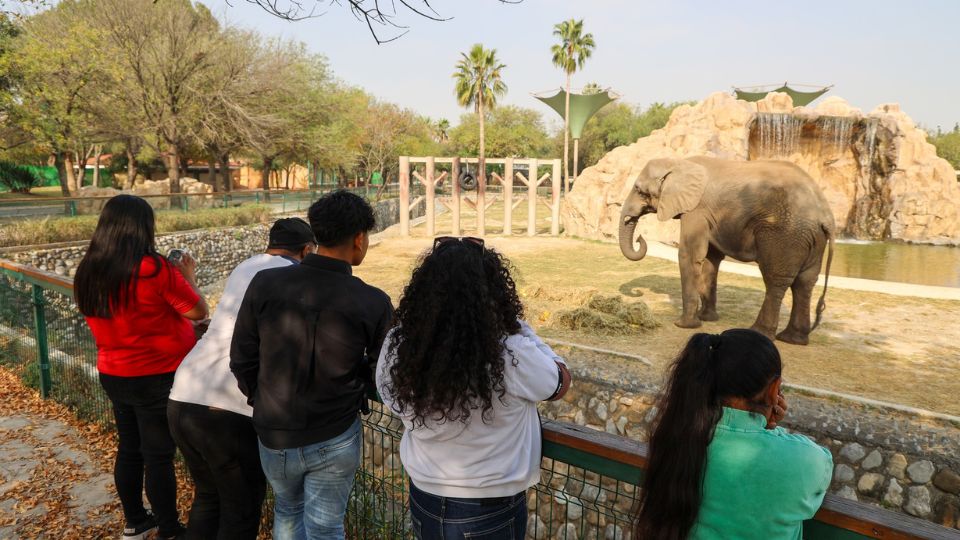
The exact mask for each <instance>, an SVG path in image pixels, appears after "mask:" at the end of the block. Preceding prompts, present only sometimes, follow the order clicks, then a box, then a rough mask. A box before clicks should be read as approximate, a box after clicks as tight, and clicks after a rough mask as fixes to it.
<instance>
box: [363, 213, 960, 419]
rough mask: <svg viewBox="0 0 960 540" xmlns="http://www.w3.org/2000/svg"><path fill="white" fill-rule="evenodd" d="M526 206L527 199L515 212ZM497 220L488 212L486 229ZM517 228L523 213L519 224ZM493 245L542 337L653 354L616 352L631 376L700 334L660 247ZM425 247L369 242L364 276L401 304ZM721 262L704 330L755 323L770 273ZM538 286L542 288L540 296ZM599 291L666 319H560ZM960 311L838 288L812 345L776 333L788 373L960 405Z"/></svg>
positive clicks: (570, 242) (443, 223) (443, 229)
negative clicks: (603, 327)
mask: <svg viewBox="0 0 960 540" xmlns="http://www.w3.org/2000/svg"><path fill="white" fill-rule="evenodd" d="M524 207H525V204H524V205H521V206H520V208H518V209H517V210H518V211H519V210H522V209H525V208H524ZM541 208H542V207H541ZM543 210H545V208H544V209H543ZM518 213H519V212H518ZM544 213H545V212H544ZM494 215H496V214H494ZM501 215H502V214H501ZM518 217H519V218H520V219H522V220H523V221H521V223H523V224H524V226H525V224H526V221H525V216H523V215H522V214H521V216H517V215H516V214H515V220H516V219H517V218H518ZM544 217H545V216H544ZM491 221H493V220H491V219H490V218H488V220H487V222H488V227H491V225H490V223H491ZM465 225H466V224H465ZM491 228H492V227H491ZM538 228H539V229H541V230H543V229H547V230H549V223H545V220H543V219H541V220H539V223H538ZM518 229H519V227H518V226H517V225H516V221H515V227H514V230H516V231H517V233H519V232H520V231H519V230H518ZM449 230H450V229H449V219H448V217H446V216H441V217H440V218H438V227H437V231H438V234H449V233H448V232H447V231H449ZM524 232H525V229H524ZM414 234H415V235H422V234H423V227H422V226H420V227H417V228H416V229H414ZM465 234H469V231H468V232H467V233H465ZM515 234H516V233H515ZM521 234H522V233H521ZM487 243H488V245H490V246H493V247H494V248H495V249H497V250H499V251H501V252H502V253H504V254H505V255H506V256H507V257H509V259H510V260H511V261H512V262H513V264H514V265H515V267H516V272H515V278H516V279H517V283H518V285H519V287H520V289H521V294H522V296H523V297H524V298H523V300H524V303H525V306H526V311H527V313H526V317H527V319H528V320H530V321H531V323H532V324H533V325H534V326H536V327H538V331H539V332H540V333H541V334H542V335H544V336H547V337H553V338H556V339H562V340H566V341H571V342H576V343H582V344H585V345H590V346H594V347H601V348H606V349H612V350H616V351H621V352H627V353H631V354H637V355H641V356H644V357H646V358H648V359H649V360H650V361H651V362H652V363H653V366H654V367H653V368H650V367H647V366H645V365H643V364H642V363H640V362H630V361H626V362H624V361H623V360H622V359H621V360H616V361H613V360H612V359H611V362H612V363H616V364H617V365H621V366H622V367H620V368H618V369H624V370H627V371H629V372H630V373H629V375H630V376H633V377H639V378H642V379H646V380H655V381H656V380H660V379H661V378H662V373H663V371H664V369H665V367H666V366H667V365H668V363H669V362H670V360H671V359H672V358H673V357H674V356H675V355H676V353H677V352H678V351H679V350H680V348H681V347H682V346H683V344H684V343H685V342H686V340H687V339H688V338H689V337H690V335H692V334H693V333H694V332H695V331H694V330H686V329H681V328H677V327H675V326H674V325H673V321H674V320H675V319H676V318H677V317H678V316H679V313H680V309H681V307H680V306H681V300H680V275H679V270H678V269H677V266H676V263H673V262H669V261H665V260H662V259H656V258H653V257H647V258H646V259H645V260H643V261H640V262H636V263H634V262H631V261H628V260H626V259H625V258H624V257H623V256H622V255H621V254H620V251H619V249H618V248H617V246H616V245H615V244H607V243H601V242H592V241H583V240H575V239H569V238H550V237H537V238H528V237H516V236H514V237H502V236H488V237H487ZM427 247H429V241H428V240H427V239H426V238H424V237H423V236H420V237H414V238H407V239H402V238H398V237H389V236H388V237H386V238H384V240H383V241H382V242H381V243H380V244H379V245H376V246H375V247H373V248H372V249H371V251H370V254H369V255H368V257H367V260H366V261H365V262H364V264H363V265H362V266H360V267H359V268H357V269H356V274H357V275H358V276H360V277H361V278H363V279H364V280H366V281H367V282H369V283H371V284H374V285H376V286H378V287H381V288H382V289H384V290H385V291H386V292H387V293H389V294H390V296H391V297H392V298H393V301H394V303H396V302H397V301H398V300H399V298H400V294H401V291H402V288H403V286H404V284H405V283H406V281H407V280H408V278H409V276H410V272H411V270H412V269H413V266H414V264H415V261H416V258H417V256H418V255H419V254H420V253H421V252H422V251H423V250H425V249H426V248H427ZM722 269H723V266H722V265H721V276H720V279H719V286H718V306H717V309H718V311H719V313H720V317H721V318H720V320H719V321H717V322H708V323H704V325H703V327H702V329H701V330H700V331H705V332H720V331H722V330H724V329H727V328H733V327H749V326H750V325H751V324H752V323H753V321H754V319H755V318H756V315H757V311H758V310H759V308H760V303H761V301H762V298H763V292H764V287H763V283H762V281H761V280H760V279H758V278H753V277H746V276H740V275H733V274H724V273H723V271H722ZM538 289H539V290H540V291H541V293H539V294H535V293H536V292H537V290H538ZM593 289H595V290H596V291H598V292H600V293H602V294H608V295H609V294H619V295H621V296H622V297H623V298H624V300H626V301H628V302H629V301H635V300H642V301H644V302H646V303H647V304H648V305H649V307H650V308H651V310H652V312H653V314H654V316H655V317H656V318H657V319H658V321H659V322H660V326H659V328H657V329H654V330H647V331H641V330H638V331H637V332H635V333H629V334H627V335H622V336H603V335H598V334H597V333H595V332H583V331H571V330H565V329H562V328H559V327H558V325H557V323H556V317H555V315H556V313H557V311H560V310H565V309H571V308H575V307H578V306H579V302H580V299H582V297H583V294H584V291H589V290H593ZM542 291H548V292H549V294H542ZM819 294H820V288H817V290H816V291H815V295H816V296H819ZM789 309H790V302H789V294H788V295H787V299H786V301H785V302H784V306H783V309H782V314H781V323H780V324H781V328H782V327H783V326H785V325H786V322H787V318H788V314H789ZM957 313H960V302H957V301H950V300H931V299H923V298H912V297H898V296H892V295H886V294H880V293H870V292H862V291H853V290H844V289H839V288H833V287H831V288H830V290H829V291H828V293H827V309H826V312H825V313H824V320H823V323H822V324H821V326H820V328H818V329H817V330H816V331H815V332H814V333H813V334H812V335H811V338H810V345H808V346H806V347H801V346H796V345H789V344H786V343H782V342H777V345H778V347H779V349H780V352H781V354H782V355H783V358H784V362H785V373H784V379H785V380H786V381H788V382H792V383H795V384H802V385H808V386H814V387H818V388H823V389H827V390H832V391H836V392H844V393H849V394H854V395H858V396H863V397H867V398H872V399H878V400H882V401H889V402H895V403H900V404H903V405H909V406H913V407H920V408H924V409H929V410H932V411H936V412H941V413H947V414H953V415H957V414H960V399H957V395H958V394H960V378H958V377H957V368H958V366H960V340H958V338H960V331H958V330H957V326H956V321H955V320H954V319H953V318H952V317H951V316H950V314H957Z"/></svg>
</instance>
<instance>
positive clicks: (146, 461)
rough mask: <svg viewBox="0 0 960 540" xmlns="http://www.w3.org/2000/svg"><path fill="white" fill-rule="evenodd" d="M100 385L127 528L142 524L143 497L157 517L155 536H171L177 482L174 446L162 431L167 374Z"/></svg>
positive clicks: (105, 380)
mask: <svg viewBox="0 0 960 540" xmlns="http://www.w3.org/2000/svg"><path fill="white" fill-rule="evenodd" d="M100 384H101V385H103V389H104V390H105V391H106V392H107V396H108V397H109V398H110V401H111V402H112V404H113V416H114V418H115V419H116V421H117V435H118V436H119V439H120V442H119V446H118V449H117V460H116V462H115V464H114V468H113V480H114V483H116V485H117V494H118V495H119V496H120V504H121V506H122V507H123V515H124V517H125V518H126V520H127V523H128V524H131V525H136V524H139V523H142V522H143V521H144V520H145V519H146V518H147V511H146V509H145V508H144V507H143V492H144V488H146V492H147V499H148V500H149V501H150V506H151V507H152V509H153V513H154V515H156V516H157V524H158V525H159V528H160V531H159V532H160V536H173V535H174V534H176V532H177V530H178V527H179V524H180V520H179V516H178V515H177V479H176V477H175V476H174V473H173V455H174V453H175V452H176V446H174V444H173V438H171V437H170V429H169V427H167V397H168V396H169V395H170V387H171V386H173V373H164V374H161V375H147V376H144V377H116V376H113V375H106V374H103V373H101V374H100Z"/></svg>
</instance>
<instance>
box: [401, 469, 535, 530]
mask: <svg viewBox="0 0 960 540" xmlns="http://www.w3.org/2000/svg"><path fill="white" fill-rule="evenodd" d="M410 520H411V521H412V524H413V533H414V534H415V535H416V537H417V538H418V539H419V540H460V539H471V540H523V538H524V535H525V534H526V532H527V493H526V492H525V491H521V492H520V493H517V494H516V495H511V496H509V497H497V498H492V499H460V498H454V497H438V496H436V495H431V494H429V493H426V492H424V491H420V490H419V489H417V486H415V485H413V482H411V483H410Z"/></svg>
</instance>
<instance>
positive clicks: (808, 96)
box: [733, 83, 830, 106]
mask: <svg viewBox="0 0 960 540" xmlns="http://www.w3.org/2000/svg"><path fill="white" fill-rule="evenodd" d="M768 86H772V85H768ZM797 86H805V85H797ZM828 90H830V86H824V87H822V88H820V90H817V91H815V92H801V91H800V90H794V89H793V88H790V87H789V86H787V83H783V86H781V87H780V88H776V89H774V90H767V91H766V92H746V91H744V90H741V89H739V88H734V89H733V91H734V92H735V93H736V94H737V99H742V100H744V101H760V100H761V99H763V98H765V97H767V94H769V93H770V92H783V93H784V94H788V95H789V96H790V97H791V98H792V99H793V104H794V105H795V106H803V105H809V104H810V102H812V101H813V100H815V99H817V98H818V97H820V96H822V95H824V94H826V93H827V91H828Z"/></svg>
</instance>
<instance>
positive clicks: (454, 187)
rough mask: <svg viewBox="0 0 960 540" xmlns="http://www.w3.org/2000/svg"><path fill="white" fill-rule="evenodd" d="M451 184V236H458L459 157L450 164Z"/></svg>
mask: <svg viewBox="0 0 960 540" xmlns="http://www.w3.org/2000/svg"><path fill="white" fill-rule="evenodd" d="M450 174H451V175H452V176H451V179H450V180H451V184H450V194H451V196H452V197H453V200H452V201H451V202H452V205H451V207H450V214H451V215H450V217H451V221H452V222H453V230H452V234H453V236H460V158H459V157H455V158H453V162H452V163H451V164H450Z"/></svg>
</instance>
